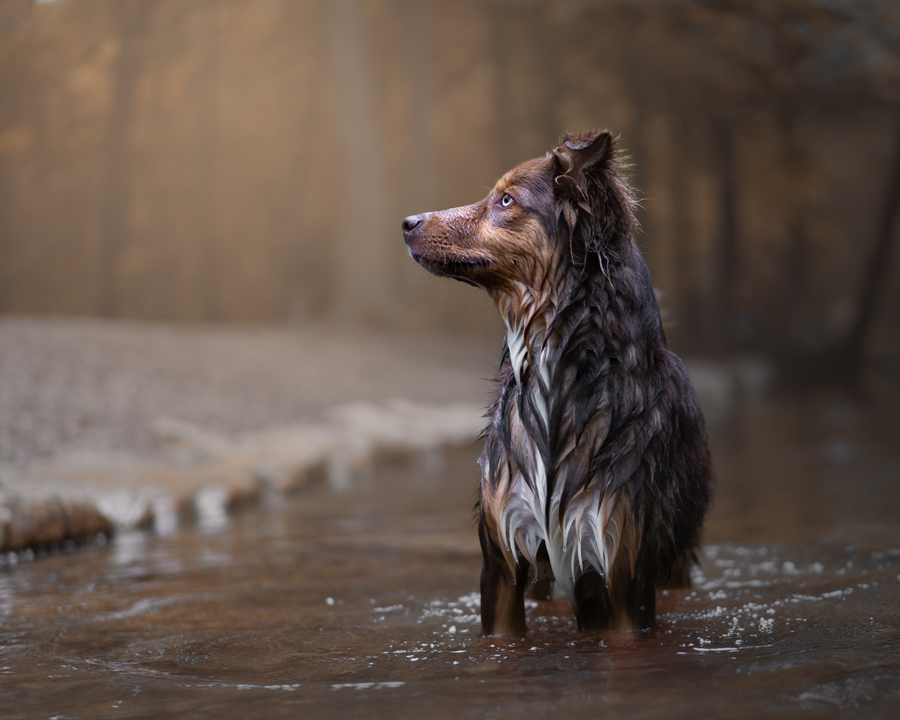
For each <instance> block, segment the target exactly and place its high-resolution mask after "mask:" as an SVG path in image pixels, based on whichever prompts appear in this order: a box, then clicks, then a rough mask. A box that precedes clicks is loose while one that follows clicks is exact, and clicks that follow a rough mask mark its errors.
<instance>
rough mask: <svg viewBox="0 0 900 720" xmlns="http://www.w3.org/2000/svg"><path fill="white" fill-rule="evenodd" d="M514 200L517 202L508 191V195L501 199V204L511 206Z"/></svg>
mask: <svg viewBox="0 0 900 720" xmlns="http://www.w3.org/2000/svg"><path fill="white" fill-rule="evenodd" d="M514 202H515V200H513V196H512V195H510V194H509V193H506V195H504V196H503V197H502V198H501V199H500V204H501V205H502V206H503V207H509V206H510V205H512V204H513V203H514Z"/></svg>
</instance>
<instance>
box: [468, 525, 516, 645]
mask: <svg viewBox="0 0 900 720" xmlns="http://www.w3.org/2000/svg"><path fill="white" fill-rule="evenodd" d="M478 536H479V539H480V540H481V552H482V554H483V555H484V565H483V566H482V568H481V629H482V631H483V632H484V634H485V635H502V636H503V637H505V638H509V639H517V640H518V639H519V638H523V637H525V633H526V632H528V627H527V626H526V625H525V586H526V584H527V579H528V563H527V562H526V561H525V559H524V558H520V559H519V564H518V565H517V566H516V572H515V575H513V573H512V571H511V570H510V569H509V565H508V564H507V562H506V559H505V558H504V557H503V553H502V552H501V550H500V547H499V546H498V545H497V543H496V542H495V541H494V538H493V537H491V533H490V531H489V530H488V528H487V524H486V523H485V521H484V518H482V519H481V521H480V522H479V527H478Z"/></svg>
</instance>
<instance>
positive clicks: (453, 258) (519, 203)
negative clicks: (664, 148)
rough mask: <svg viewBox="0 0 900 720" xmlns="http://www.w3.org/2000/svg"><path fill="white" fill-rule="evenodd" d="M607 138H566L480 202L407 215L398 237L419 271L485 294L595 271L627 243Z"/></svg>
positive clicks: (628, 206)
mask: <svg viewBox="0 0 900 720" xmlns="http://www.w3.org/2000/svg"><path fill="white" fill-rule="evenodd" d="M616 168H617V163H616V160H615V141H614V140H613V138H612V136H611V135H610V133H609V132H607V131H605V130H604V131H597V132H590V133H584V134H579V135H574V134H567V135H566V136H565V137H564V138H563V142H562V143H561V144H560V145H559V146H558V147H556V148H554V149H553V150H551V151H550V152H549V153H547V155H546V156H545V157H543V158H538V159H535V160H529V161H528V162H526V163H523V164H522V165H519V166H518V167H516V168H514V169H512V170H510V171H509V172H508V173H506V174H505V175H504V176H503V177H502V178H500V180H499V181H498V182H497V184H496V185H495V186H494V189H493V190H491V192H490V193H489V194H488V196H487V197H486V198H484V199H483V200H482V201H480V202H477V203H475V204H474V205H468V206H466V207H460V208H453V209H452V210H444V211H442V212H433V213H426V214H424V215H411V216H410V217H408V218H406V219H405V220H404V221H403V236H404V238H405V239H406V245H407V247H408V249H409V253H410V255H411V256H412V257H413V259H415V260H416V262H418V263H419V264H421V265H422V266H423V267H424V268H425V269H426V270H428V271H430V272H432V273H434V274H435V275H441V276H445V277H451V278H455V279H457V280H462V281H463V282H467V283H469V284H472V285H476V286H478V287H482V288H484V289H486V290H488V291H489V292H492V293H493V292H497V291H499V292H502V291H504V290H506V289H509V288H510V287H511V286H515V285H518V286H525V287H530V288H538V287H541V286H543V285H544V284H545V283H546V281H547V279H548V275H550V274H553V273H557V272H560V271H561V270H562V269H563V268H565V267H570V266H573V265H574V266H577V267H579V268H581V269H587V268H590V267H602V264H603V260H602V256H603V254H605V253H607V252H608V251H609V250H610V249H611V248H612V246H613V245H614V244H615V242H616V241H617V238H626V237H629V235H630V232H631V227H632V225H633V223H634V216H633V213H632V205H633V200H632V196H631V192H630V190H629V188H628V185H627V184H626V183H625V181H624V180H623V179H622V178H621V177H620V176H619V175H618V173H617V172H616Z"/></svg>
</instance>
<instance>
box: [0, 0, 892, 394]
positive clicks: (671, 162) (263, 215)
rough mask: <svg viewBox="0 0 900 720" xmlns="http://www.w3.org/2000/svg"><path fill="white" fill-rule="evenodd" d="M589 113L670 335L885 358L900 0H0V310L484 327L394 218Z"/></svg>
mask: <svg viewBox="0 0 900 720" xmlns="http://www.w3.org/2000/svg"><path fill="white" fill-rule="evenodd" d="M594 126H605V127H609V128H611V129H612V130H613V131H615V132H617V133H620V134H621V137H622V140H621V146H622V147H623V148H624V150H625V152H626V153H627V154H628V155H629V156H630V158H631V161H632V162H633V165H634V166H633V168H632V170H631V171H630V172H631V177H632V181H633V183H634V184H635V185H636V187H637V188H638V192H639V195H640V197H641V198H642V209H641V212H640V219H641V222H642V225H643V229H644V232H643V235H642V236H641V238H640V244H641V246H642V247H643V249H644V251H645V253H646V256H647V259H648V262H649V264H650V268H651V271H652V273H653V277H654V281H655V284H656V285H657V287H658V288H659V290H660V291H661V293H662V299H663V304H664V306H665V308H666V314H667V316H668V319H669V325H670V330H669V334H670V339H671V340H672V343H673V345H674V346H675V348H676V349H677V350H679V351H680V352H683V353H694V354H701V353H702V354H726V353H734V352H740V353H760V354H765V355H768V356H770V357H772V358H775V359H776V360H778V361H779V362H780V363H781V365H782V367H783V368H786V369H788V370H790V369H791V368H793V369H797V368H800V369H801V371H800V373H799V375H800V376H803V377H807V378H808V377H812V376H814V375H816V376H818V375H823V376H824V375H825V374H827V373H828V372H831V373H833V376H835V377H856V376H857V375H858V373H859V371H860V370H861V369H862V368H865V369H866V370H867V372H869V373H874V374H877V375H880V376H885V377H895V378H896V377H898V376H900V339H898V336H900V334H898V332H897V326H898V321H897V318H898V317H900V249H898V248H897V247H896V246H897V245H898V244H900V238H898V234H900V222H898V203H900V3H898V2H896V0H884V1H881V0H781V1H778V2H776V1H766V0H760V1H758V2H749V1H740V0H708V1H701V0H691V1H679V0H643V1H642V2H633V1H631V0H604V1H601V0H554V2H546V1H544V0H453V1H452V2H449V1H447V2H442V1H440V0H308V1H304V2H300V1H298V0H38V1H37V2H34V0H3V2H2V3H0V313H5V314H31V315H33V314H71V315H89V316H101V317H110V318H135V319H153V320H178V321H224V322H239V323H273V322H283V321H300V322H317V323H318V322H321V323H339V324H344V325H347V326H354V325H357V326H358V325H367V326H374V327H384V328H393V329H399V330H407V331H419V330H428V331H442V332H451V333H462V334H484V333H494V332H497V328H498V325H499V321H498V319H497V318H496V316H495V315H494V314H493V311H492V309H491V308H490V307H489V305H488V302H487V299H486V298H484V297H481V296H479V295H478V293H477V292H476V291H474V290H472V289H471V288H468V287H466V286H463V285H461V284H453V283H449V282H447V281H441V280H437V279H433V278H430V277H428V276H427V275H426V274H425V273H424V271H422V270H421V269H419V268H418V267H417V266H415V265H414V264H413V263H412V261H411V260H410V259H409V258H408V257H407V254H406V250H405V247H404V244H403V240H402V236H401V233H400V222H401V220H402V218H403V217H404V216H406V215H408V214H411V213H418V212H422V211H426V210H436V209H442V208H446V207H451V206H454V205H462V204H468V203H471V202H474V201H476V200H478V199H480V198H481V197H482V196H483V195H484V194H485V192H486V189H487V188H488V187H490V186H491V185H492V184H493V182H494V181H495V180H496V178H497V177H498V176H499V175H500V174H501V173H502V172H503V171H505V170H506V169H508V168H509V167H511V166H513V165H515V164H517V163H519V162H521V161H522V160H525V159H528V158H530V157H533V156H537V155H540V154H543V153H544V152H545V151H546V150H547V149H548V148H549V147H551V146H553V145H554V144H555V143H556V142H557V140H558V138H559V136H560V134H561V133H562V132H563V131H565V130H584V129H587V128H590V127H594Z"/></svg>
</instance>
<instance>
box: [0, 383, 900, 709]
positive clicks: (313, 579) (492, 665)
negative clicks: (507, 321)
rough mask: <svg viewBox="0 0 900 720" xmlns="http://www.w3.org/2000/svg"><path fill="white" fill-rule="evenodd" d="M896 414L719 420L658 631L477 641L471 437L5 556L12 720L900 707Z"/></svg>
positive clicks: (553, 630)
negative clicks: (706, 515) (260, 499)
mask: <svg viewBox="0 0 900 720" xmlns="http://www.w3.org/2000/svg"><path fill="white" fill-rule="evenodd" d="M896 428H897V424H896V422H895V421H893V420H892V418H890V417H885V416H884V415H880V414H878V413H877V412H875V411H873V410H867V409H866V408H864V407H862V406H860V405H857V404H854V403H853V402H850V401H848V400H846V399H842V398H823V399H818V400H815V401H809V402H804V403H799V402H788V401H782V402H775V403H770V404H769V405H767V406H763V407H756V408H746V409H744V410H742V411H741V412H739V413H736V414H733V415H732V416H731V417H730V418H728V419H726V420H724V421H723V422H722V423H721V424H719V425H717V426H715V427H714V428H713V439H714V451H715V456H716V461H717V467H718V473H719V483H720V484H719V491H718V495H717V500H716V504H715V506H714V509H713V512H712V514H711V516H710V519H709V522H708V524H707V530H706V544H705V546H704V551H703V557H702V565H701V567H700V568H699V569H698V570H697V571H696V573H695V578H694V589H693V590H691V591H678V592H674V591H673V592H669V593H668V594H665V595H663V596H660V598H659V603H658V604H659V613H660V615H659V621H660V622H659V625H658V626H657V627H656V628H655V629H653V630H652V631H650V632H647V633H638V634H615V633H608V634H605V635H603V636H601V637H598V638H585V637H583V636H581V635H580V634H579V633H578V632H577V630H576V628H575V622H574V618H573V617H572V614H571V610H570V608H569V606H568V603H567V602H566V601H565V600H563V599H557V600H554V601H552V602H549V603H540V604H539V603H530V604H529V608H528V622H529V627H530V628H531V631H530V632H529V635H528V637H527V638H526V639H525V640H524V641H522V642H517V643H513V644H510V643H505V642H501V641H499V640H497V639H493V638H482V637H481V636H480V634H479V616H478V595H477V589H478V573H479V569H480V554H479V549H478V545H477V539H476V537H475V532H474V529H473V525H472V518H473V514H472V507H473V503H474V478H475V477H476V468H475V466H474V458H475V455H476V453H477V448H472V449H470V450H467V451H461V452H454V453H449V454H447V455H446V456H445V457H444V459H443V466H441V463H439V462H436V458H434V457H432V458H430V459H429V460H428V461H427V462H421V463H420V462H413V463H408V464H402V463H396V462H395V463H390V462H388V463H386V464H385V465H384V467H383V468H382V470H380V471H379V472H378V473H377V474H376V475H375V476H373V477H369V478H361V479H359V480H358V482H357V485H356V487H355V488H354V489H353V490H351V491H349V492H346V493H344V494H340V495H335V494H333V493H329V492H328V491H327V490H325V489H324V488H322V489H315V490H311V491H309V492H307V493H305V494H303V495H299V496H296V497H293V498H291V499H289V500H288V501H277V499H273V501H272V502H271V503H269V504H268V505H266V506H264V507H261V508H257V509H254V510H251V511H247V512H244V513H243V514H240V515H238V516H236V517H233V518H232V519H231V520H230V521H229V524H228V525H227V526H221V525H217V526H213V527H209V528H205V529H193V528H183V529H181V530H178V531H177V532H175V533H174V534H172V535H171V536H169V537H159V536H153V535H149V534H141V533H130V534H123V535H120V536H118V537H116V538H114V539H113V540H111V541H110V542H109V543H108V544H106V545H105V546H99V545H95V546H93V547H89V548H84V549H81V550H78V551H77V552H70V553H66V552H63V553H60V554H56V555H51V556H48V557H45V558H42V559H38V560H36V561H34V562H26V563H18V564H16V565H15V566H10V565H7V566H6V569H5V570H3V571H0V716H2V717H4V718H6V717H11V718H14V717H58V718H63V717H69V718H78V717H105V718H117V717H130V718H140V717H159V716H163V715H168V716H174V717H198V718H205V717H255V716H261V715H265V716H267V717H301V716H303V717H324V718H328V717H340V718H346V717H348V716H366V717H380V716H384V717H425V716H428V717H461V716H467V715H472V716H477V717H490V718H519V717H526V716H527V717H542V716H551V715H554V716H555V715H558V714H560V713H582V712H586V711H588V710H590V711H592V712H593V713H595V714H596V713H598V712H606V713H612V714H613V715H614V716H628V717H639V718H641V717H647V718H650V717H660V718H662V717H666V718H670V717H672V716H687V715H691V716H696V715H700V716H704V715H706V716H712V717H720V718H721V717H747V716H753V715H760V714H763V713H767V714H771V715H773V716H783V717H813V716H816V717H818V716H821V715H823V714H824V715H833V716H838V717H843V716H855V715H865V716H866V717H896V716H897V715H898V712H900V612H898V600H900V528H898V519H900V479H898V478H900V450H898V443H897V440H898V438H897V432H896Z"/></svg>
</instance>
